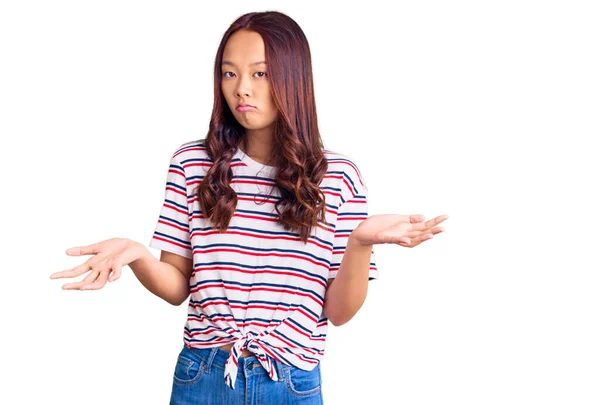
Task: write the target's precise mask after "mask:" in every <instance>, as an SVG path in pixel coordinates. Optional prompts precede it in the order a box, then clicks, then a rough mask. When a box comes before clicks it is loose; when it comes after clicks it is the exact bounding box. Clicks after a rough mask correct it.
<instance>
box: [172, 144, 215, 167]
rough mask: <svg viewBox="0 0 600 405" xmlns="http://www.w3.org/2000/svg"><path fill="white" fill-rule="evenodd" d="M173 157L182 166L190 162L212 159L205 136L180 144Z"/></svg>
mask: <svg viewBox="0 0 600 405" xmlns="http://www.w3.org/2000/svg"><path fill="white" fill-rule="evenodd" d="M171 159H172V160H173V161H174V162H176V163H177V164H179V165H180V166H181V167H182V168H185V166H188V165H190V164H194V163H196V164H197V163H198V162H202V161H210V159H209V157H208V155H207V153H206V149H205V147H204V138H202V139H196V140H193V141H187V142H184V143H182V144H180V145H179V146H178V147H177V148H176V149H175V150H174V151H173V152H172V155H171Z"/></svg>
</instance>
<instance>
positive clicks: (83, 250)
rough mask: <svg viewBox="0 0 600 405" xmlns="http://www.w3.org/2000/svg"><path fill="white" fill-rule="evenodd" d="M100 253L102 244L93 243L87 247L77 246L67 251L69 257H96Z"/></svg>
mask: <svg viewBox="0 0 600 405" xmlns="http://www.w3.org/2000/svg"><path fill="white" fill-rule="evenodd" d="M99 252H100V243H93V244H91V245H87V246H75V247H72V248H69V249H67V250H66V251H65V253H66V254H68V255H69V256H81V255H95V254H96V253H99Z"/></svg>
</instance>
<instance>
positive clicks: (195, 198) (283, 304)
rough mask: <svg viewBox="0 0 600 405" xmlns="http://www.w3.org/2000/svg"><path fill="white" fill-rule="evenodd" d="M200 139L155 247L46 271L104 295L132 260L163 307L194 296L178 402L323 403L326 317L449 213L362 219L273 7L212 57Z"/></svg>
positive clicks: (362, 193) (358, 183)
mask: <svg viewBox="0 0 600 405" xmlns="http://www.w3.org/2000/svg"><path fill="white" fill-rule="evenodd" d="M214 95H215V101H214V107H213V112H212V118H211V121H210V128H209V131H208V134H207V135H206V137H205V138H203V139H199V140H194V141H190V142H186V143H184V144H182V145H181V146H179V147H178V148H177V149H176V151H175V152H174V153H173V154H172V156H171V159H170V166H169V170H168V173H167V185H166V190H165V201H164V205H163V206H162V208H161V212H160V217H159V220H158V223H157V225H156V230H155V232H154V234H153V236H152V239H151V240H150V243H149V246H150V247H153V248H157V249H160V250H161V251H162V252H161V255H160V260H158V259H156V258H155V257H154V256H153V255H152V254H151V253H150V252H149V250H148V249H147V248H146V247H145V246H144V245H143V244H141V243H138V242H134V241H131V240H129V239H122V238H115V239H109V240H105V241H102V242H99V243H96V244H93V245H90V246H84V247H75V248H71V249H69V250H67V254H69V255H90V254H91V255H94V256H93V257H91V258H90V259H89V260H88V261H87V262H85V263H84V264H82V265H80V266H77V267H75V268H74V269H72V270H67V271H64V272H59V273H55V274H53V275H52V276H51V278H60V277H74V276H78V275H81V274H83V273H85V272H87V271H89V270H91V273H90V274H89V275H88V276H87V277H86V278H85V279H84V280H83V281H81V282H76V283H71V284H67V285H65V286H63V288H65V289H81V290H83V289H99V288H102V287H103V286H104V285H105V284H106V281H107V279H108V280H109V281H114V280H116V279H118V278H119V276H120V274H121V268H122V267H123V266H127V265H128V266H129V267H130V268H131V269H132V270H133V272H134V273H135V275H136V277H137V278H138V279H139V280H140V282H141V283H142V284H143V285H144V286H145V287H146V288H147V289H148V290H149V291H151V292H152V293H154V294H156V295H157V296H159V297H161V298H163V299H164V300H165V301H167V302H169V303H171V304H173V305H180V304H182V303H183V302H185V301H186V300H187V299H188V297H189V304H188V318H187V321H186V324H185V327H184V331H183V343H184V345H183V348H182V350H181V352H180V353H179V356H178V358H177V362H176V366H175V370H174V375H173V385H172V394H171V404H249V403H251V404H322V403H323V399H322V389H321V373H320V367H319V362H320V360H321V359H322V357H323V354H324V350H325V338H326V336H327V326H328V321H330V322H331V323H333V324H334V325H342V324H344V323H346V322H348V321H349V320H350V319H351V318H352V317H353V316H354V315H355V314H356V313H357V311H358V310H359V309H360V307H361V306H362V304H363V302H364V299H365V297H366V294H367V284H368V281H369V280H373V279H376V278H378V269H377V267H376V265H375V259H374V253H373V250H372V249H373V245H375V244H381V243H395V244H398V245H400V246H406V247H414V246H417V245H419V244H420V243H422V242H423V241H425V240H428V239H430V238H432V237H433V235H435V234H437V233H439V232H442V231H443V228H441V227H439V226H437V225H438V224H439V223H441V222H442V221H444V220H445V219H446V218H447V216H445V215H443V216H439V217H437V218H435V219H432V220H429V221H424V218H423V216H421V215H410V216H406V215H396V214H387V215H373V216H370V217H368V215H367V186H366V184H365V181H364V179H363V178H362V176H361V174H360V171H359V169H358V167H357V165H356V164H355V163H354V162H353V161H352V160H351V159H349V158H348V157H347V156H344V155H342V154H340V153H335V152H333V151H331V150H328V149H326V148H324V147H323V144H322V140H321V138H320V134H319V129H318V126H317V114H316V107H315V100H314V92H313V80H312V70H311V57H310V51H309V46H308V42H307V40H306V37H305V36H304V33H303V32H302V30H301V29H300V27H299V26H298V25H297V24H296V22H295V21H294V20H292V19H291V18H290V17H288V16H286V15H285V14H282V13H279V12H261V13H248V14H245V15H243V16H241V17H240V18H239V19H238V20H236V21H235V22H234V23H233V24H232V25H231V26H230V27H229V29H228V30H227V32H225V35H224V36H223V39H222V41H221V44H220V46H219V49H218V52H217V56H216V61H215V93H214Z"/></svg>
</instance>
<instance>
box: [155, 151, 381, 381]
mask: <svg viewBox="0 0 600 405" xmlns="http://www.w3.org/2000/svg"><path fill="white" fill-rule="evenodd" d="M323 152H324V154H325V157H326V158H327V160H328V169H327V173H326V174H325V176H324V177H323V179H322V181H321V184H320V187H321V189H322V190H323V193H324V195H325V198H326V204H327V214H326V224H321V225H322V227H323V228H325V229H323V228H321V227H314V228H313V229H312V233H311V236H310V237H309V239H308V243H307V244H304V243H303V242H302V241H301V240H300V237H299V234H298V233H297V232H292V231H286V230H285V229H284V228H283V226H282V225H280V224H278V223H277V212H276V211H275V202H276V201H277V200H278V198H279V197H280V193H279V190H278V189H277V187H276V186H275V181H274V178H275V174H276V171H277V168H276V167H271V166H264V165H263V164H261V163H258V162H256V161H254V160H252V159H251V158H250V157H249V156H248V155H246V154H245V153H244V152H243V151H242V150H241V149H239V148H237V150H236V153H235V156H234V158H233V160H232V162H231V169H232V172H233V179H232V181H231V187H232V188H233V189H234V191H235V192H236V194H237V197H238V203H237V207H236V209H235V212H234V215H233V217H232V218H231V222H230V223H229V227H228V229H227V231H226V232H225V233H218V231H217V230H216V229H215V228H213V226H212V224H211V223H210V222H209V221H208V220H207V219H206V218H205V217H204V215H203V213H202V212H201V208H200V204H199V202H198V197H197V196H196V195H195V193H194V190H195V188H196V187H197V186H198V185H199V184H200V182H201V181H202V179H203V178H204V175H205V174H206V172H207V171H208V168H209V167H210V166H211V165H212V164H213V161H212V160H211V159H210V158H209V157H208V155H207V153H206V150H205V148H204V139H200V140H196V141H191V142H187V143H184V144H183V145H181V146H180V147H179V148H178V149H177V150H176V151H175V153H174V154H173V155H172V156H171V160H170V165H169V171H168V173H167V180H166V189H165V199H164V204H163V206H162V208H161V210H160V217H159V219H158V223H157V225H156V229H155V231H154V234H153V236H152V238H151V240H150V243H149V246H150V247H153V248H156V249H160V250H166V251H168V252H172V253H176V254H179V255H181V256H185V257H187V258H193V272H192V275H191V277H190V298H189V304H188V317H187V321H186V323H185V326H184V335H183V340H184V344H186V345H187V346H188V347H194V348H200V349H204V348H212V347H217V346H223V345H226V344H229V343H234V345H233V347H232V349H231V353H230V356H229V358H228V360H227V364H226V367H225V373H224V377H225V382H226V383H227V385H228V386H229V387H230V388H232V389H233V388H234V386H235V379H236V375H237V366H238V358H239V356H240V354H241V352H242V350H243V349H248V350H249V351H251V352H253V353H254V354H255V356H256V358H257V359H258V360H259V361H260V363H261V364H262V365H263V367H264V368H265V370H266V371H267V372H268V373H269V375H270V377H271V378H272V379H273V380H275V381H277V379H278V376H277V374H276V369H275V367H274V363H273V362H272V361H273V359H275V360H278V361H280V362H282V363H285V364H287V365H293V366H296V367H298V368H301V369H303V370H307V371H310V370H313V369H314V367H316V365H317V364H318V362H319V361H320V359H321V358H322V357H323V354H324V350H325V338H326V336H327V318H325V317H324V316H323V304H324V297H325V291H326V287H327V280H328V279H330V278H334V277H336V275H337V272H338V270H339V267H340V263H341V262H342V257H343V256H344V250H345V247H346V243H347V241H348V237H349V236H350V233H351V232H352V230H353V229H355V228H356V227H357V226H358V224H359V223H360V222H361V221H363V220H364V219H366V218H367V186H366V184H365V181H364V179H363V177H362V176H361V174H360V171H359V169H358V167H357V166H356V164H355V163H354V162H353V161H352V160H350V159H349V158H348V157H346V156H344V155H342V154H339V153H334V152H332V151H329V150H327V149H324V150H323ZM378 275H379V273H378V270H377V267H376V265H375V256H374V253H373V251H371V264H370V270H369V280H373V279H376V278H378Z"/></svg>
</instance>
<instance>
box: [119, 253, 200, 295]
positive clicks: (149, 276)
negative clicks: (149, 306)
mask: <svg viewBox="0 0 600 405" xmlns="http://www.w3.org/2000/svg"><path fill="white" fill-rule="evenodd" d="M140 250H141V251H142V252H143V253H142V254H141V256H140V258H138V259H137V260H135V261H133V262H131V263H130V264H129V267H131V269H132V270H133V274H135V276H136V277H137V279H138V280H140V283H142V285H143V286H144V287H146V289H147V290H148V291H150V292H151V293H152V294H154V295H156V296H158V297H160V298H162V299H164V300H165V301H167V302H168V303H169V304H172V305H180V304H181V303H182V302H184V301H185V300H186V299H187V297H188V296H189V294H190V287H189V280H187V279H186V278H185V277H184V275H183V274H182V273H181V272H180V271H179V270H178V269H177V268H176V267H175V266H173V265H171V264H169V263H165V262H161V261H160V260H158V259H157V258H156V257H154V255H152V253H150V251H149V250H148V249H146V248H145V247H144V246H141V249H140Z"/></svg>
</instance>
